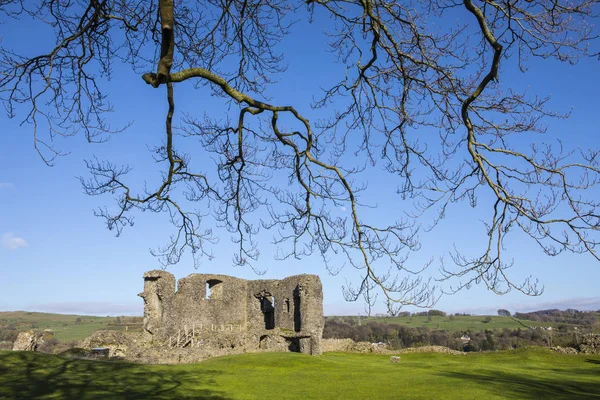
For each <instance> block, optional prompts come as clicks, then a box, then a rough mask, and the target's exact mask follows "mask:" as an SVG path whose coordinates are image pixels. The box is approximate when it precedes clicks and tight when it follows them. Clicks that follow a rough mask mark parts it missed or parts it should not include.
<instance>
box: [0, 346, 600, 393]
mask: <svg viewBox="0 0 600 400" xmlns="http://www.w3.org/2000/svg"><path fill="white" fill-rule="evenodd" d="M0 398H6V399H13V398H14V399H28V398H35V399H106V398H111V399H175V398H177V399H180V398H188V399H222V400H224V399H265V398H267V399H461V400H465V399H486V400H494V399H532V400H534V399H535V400H539V399H574V400H577V399H600V356H586V355H577V356H565V355H560V354H556V353H552V352H550V351H549V350H546V349H537V348H536V349H521V350H516V351H510V352H493V353H478V354H469V355H466V356H452V355H443V354H405V355H402V361H401V362H400V363H398V364H391V363H390V362H389V356H385V355H374V354H347V353H326V354H325V355H323V356H321V357H312V356H306V355H303V354H296V353H262V354H244V355H236V356H227V357H220V358H215V359H211V360H207V361H205V362H202V363H199V364H189V365H162V366H161V365H136V364H129V363H124V362H102V361H83V360H69V359H64V358H61V357H58V356H52V355H46V354H37V353H26V352H0Z"/></svg>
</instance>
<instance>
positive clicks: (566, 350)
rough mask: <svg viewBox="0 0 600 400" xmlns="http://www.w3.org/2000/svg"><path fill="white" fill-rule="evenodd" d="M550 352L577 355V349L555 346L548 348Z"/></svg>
mask: <svg viewBox="0 0 600 400" xmlns="http://www.w3.org/2000/svg"><path fill="white" fill-rule="evenodd" d="M550 350H552V351H555V352H557V353H560V354H577V353H578V351H577V349H575V348H573V347H560V346H555V347H550Z"/></svg>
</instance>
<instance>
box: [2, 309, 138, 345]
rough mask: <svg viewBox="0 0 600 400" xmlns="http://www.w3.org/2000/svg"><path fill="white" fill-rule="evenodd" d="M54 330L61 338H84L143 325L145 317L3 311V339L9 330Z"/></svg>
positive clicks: (134, 329)
mask: <svg viewBox="0 0 600 400" xmlns="http://www.w3.org/2000/svg"><path fill="white" fill-rule="evenodd" d="M28 329H34V330H36V331H44V330H51V331H52V333H54V337H55V338H56V339H57V340H58V341H61V342H67V341H72V340H81V339H84V338H86V337H88V336H89V335H90V334H91V333H92V332H95V331H97V330H100V329H115V330H125V329H127V330H131V331H140V330H141V329H142V317H95V316H90V315H72V314H52V313H40V312H30V311H0V341H2V337H3V336H7V332H8V333H10V332H15V331H16V332H18V331H25V330H28Z"/></svg>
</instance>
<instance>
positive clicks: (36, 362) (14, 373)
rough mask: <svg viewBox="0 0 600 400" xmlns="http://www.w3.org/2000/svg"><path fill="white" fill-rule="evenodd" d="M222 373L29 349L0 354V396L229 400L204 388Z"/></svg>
mask: <svg viewBox="0 0 600 400" xmlns="http://www.w3.org/2000/svg"><path fill="white" fill-rule="evenodd" d="M219 373H221V372H217V371H206V370H202V371H201V372H200V371H198V372H194V368H193V367H192V366H190V367H189V368H185V366H160V367H159V366H149V365H140V364H131V363H125V362H111V361H86V360H73V359H65V358H61V357H57V356H50V355H44V354H39V353H31V352H3V353H0V399H40V398H60V399H67V400H75V399H108V398H110V399H132V400H136V399H173V398H193V399H209V400H229V399H231V398H230V397H226V396H224V395H223V394H220V393H218V392H217V391H213V390H210V389H206V387H207V386H208V387H210V385H211V384H212V383H214V376H216V375H217V374H219Z"/></svg>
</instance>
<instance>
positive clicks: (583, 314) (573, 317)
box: [498, 308, 597, 325]
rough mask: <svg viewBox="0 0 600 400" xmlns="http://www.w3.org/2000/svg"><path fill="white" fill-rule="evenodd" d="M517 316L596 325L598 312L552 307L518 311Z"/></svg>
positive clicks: (531, 319) (543, 320)
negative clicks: (525, 311) (524, 311)
mask: <svg viewBox="0 0 600 400" xmlns="http://www.w3.org/2000/svg"><path fill="white" fill-rule="evenodd" d="M498 311H500V310H498ZM515 318H518V319H524V320H527V321H539V322H554V323H557V324H571V325H594V324H595V323H596V320H597V318H596V314H595V313H594V312H593V311H578V310H574V309H571V308H569V309H566V310H564V311H561V310H557V309H551V310H540V311H533V312H528V313H519V312H517V313H515Z"/></svg>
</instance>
